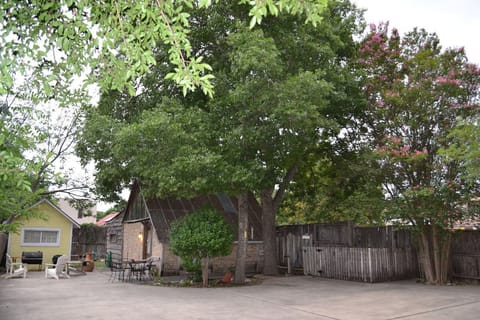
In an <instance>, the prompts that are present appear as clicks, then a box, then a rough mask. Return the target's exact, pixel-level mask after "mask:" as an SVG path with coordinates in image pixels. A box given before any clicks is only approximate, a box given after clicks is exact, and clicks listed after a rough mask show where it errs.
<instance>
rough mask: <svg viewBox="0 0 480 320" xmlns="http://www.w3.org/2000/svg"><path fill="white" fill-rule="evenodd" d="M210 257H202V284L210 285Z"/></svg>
mask: <svg viewBox="0 0 480 320" xmlns="http://www.w3.org/2000/svg"><path fill="white" fill-rule="evenodd" d="M208 262H209V259H208V257H205V258H203V259H202V285H203V286H204V287H208Z"/></svg>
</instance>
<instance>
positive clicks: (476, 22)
mask: <svg viewBox="0 0 480 320" xmlns="http://www.w3.org/2000/svg"><path fill="white" fill-rule="evenodd" d="M352 1H353V2H354V3H356V4H357V5H358V7H360V8H364V9H367V11H366V12H365V20H366V21H367V23H372V22H373V23H378V22H380V21H384V22H385V21H389V22H390V26H391V27H395V28H397V29H398V31H399V32H400V34H404V33H406V32H408V31H411V30H412V29H413V28H414V27H420V28H424V29H425V30H427V31H428V32H435V33H436V34H437V35H438V36H439V38H440V43H441V44H442V47H443V48H447V47H454V48H458V47H465V50H466V53H467V57H468V59H469V61H470V62H474V63H476V64H480V37H479V32H480V1H479V0H352Z"/></svg>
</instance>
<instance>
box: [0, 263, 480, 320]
mask: <svg viewBox="0 0 480 320" xmlns="http://www.w3.org/2000/svg"><path fill="white" fill-rule="evenodd" d="M108 277H109V273H108V272H101V271H94V272H93V273H89V274H87V275H86V276H76V277H72V278H71V279H61V280H59V281H57V280H53V279H49V280H46V279H44V278H43V273H41V272H30V273H28V278H27V279H7V280H6V279H1V280H0V319H2V320H10V319H19V320H25V319H28V320H43V319H49V320H51V319H68V320H76V319H82V320H84V319H119V320H120V319H128V320H136V319H156V320H163V319H209V320H215V319H222V320H223V319H268V320H281V319H307V320H309V319H317V320H318V319H348V320H350V319H436V320H442V319H463V320H468V319H472V320H473V319H475V320H477V319H480V286H474V285H468V286H466V285H461V286H460V285H457V286H447V287H434V286H429V285H423V284H417V283H415V282H414V281H396V282H390V283H379V284H366V283H358V282H347V281H339V280H328V279H321V278H311V277H303V276H295V277H273V278H266V279H264V280H263V282H262V283H261V284H259V285H254V286H244V287H227V288H207V289H203V288H174V287H159V286H150V285H142V284H133V283H122V282H114V283H110V282H109V281H108Z"/></svg>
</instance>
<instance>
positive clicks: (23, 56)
mask: <svg viewBox="0 0 480 320" xmlns="http://www.w3.org/2000/svg"><path fill="white" fill-rule="evenodd" d="M327 1H328V0H309V1H294V0H275V1H274V0H267V1H248V0H238V1H237V2H239V3H243V4H246V5H245V6H244V7H243V8H244V10H245V14H248V15H249V16H250V17H251V18H250V25H251V26H252V27H253V26H255V25H256V24H259V23H261V22H262V19H263V18H264V17H266V16H277V15H278V14H279V13H281V12H288V13H291V14H295V15H296V14H298V15H302V16H304V21H306V22H307V23H312V24H313V25H315V24H317V23H318V22H319V20H320V13H321V12H322V11H323V8H324V7H325V5H326V3H327ZM218 2H219V1H218V0H217V1H212V0H201V1H193V0H182V1H173V0H168V1H131V0H117V1H104V2H98V1H92V0H77V1H73V0H61V1H41V0H32V1H15V0H7V1H2V2H1V4H0V21H1V28H0V57H1V58H0V63H1V64H0V66H1V67H0V80H1V81H0V94H4V93H7V92H10V91H11V89H12V87H13V86H14V85H15V84H14V81H15V80H14V79H15V78H16V74H18V73H22V72H23V71H25V70H30V71H32V70H33V76H32V78H31V79H30V81H31V82H32V87H34V88H35V89H38V92H39V94H40V95H46V96H47V97H48V96H51V95H52V94H55V95H57V96H58V95H60V94H61V93H63V92H65V91H68V86H69V85H70V84H71V79H73V78H74V77H79V78H80V79H82V82H83V83H86V84H87V83H98V84H99V85H100V87H101V88H102V89H105V90H107V89H120V90H121V89H123V88H125V87H126V88H128V90H129V92H130V94H132V95H133V94H134V83H135V81H137V79H138V78H139V77H141V76H143V75H145V74H146V73H148V71H149V69H150V68H151V67H152V66H153V65H155V64H156V63H157V60H156V58H155V51H156V48H157V45H158V44H161V43H163V44H165V60H162V61H159V63H166V62H170V63H172V64H173V65H174V69H172V70H171V72H170V73H169V74H168V75H166V76H168V78H171V79H173V80H174V81H175V82H176V83H177V84H178V85H180V86H181V87H182V88H183V90H184V93H186V92H187V91H189V90H194V89H195V88H197V87H200V88H201V89H202V90H203V91H204V92H205V93H206V94H209V95H211V94H212V93H213V90H212V85H211V82H210V81H211V79H212V78H213V77H212V75H211V74H209V72H210V71H211V68H210V66H209V65H208V64H206V63H205V62H204V61H203V57H202V55H201V54H200V55H199V54H198V52H195V51H194V50H193V49H192V44H191V42H190V38H189V31H190V30H191V25H190V24H191V21H192V19H191V17H192V15H194V14H195V12H196V11H198V10H202V9H203V8H206V7H207V8H208V7H211V6H212V5H213V3H218Z"/></svg>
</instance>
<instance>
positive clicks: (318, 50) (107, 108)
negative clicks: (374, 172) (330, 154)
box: [79, 2, 360, 280]
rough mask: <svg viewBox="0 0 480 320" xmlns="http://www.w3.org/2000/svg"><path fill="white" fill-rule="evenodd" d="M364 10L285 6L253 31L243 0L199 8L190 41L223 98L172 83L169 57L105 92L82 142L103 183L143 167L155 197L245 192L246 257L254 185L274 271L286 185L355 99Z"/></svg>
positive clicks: (343, 5) (119, 181) (344, 5)
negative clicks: (318, 11) (127, 87)
mask: <svg viewBox="0 0 480 320" xmlns="http://www.w3.org/2000/svg"><path fill="white" fill-rule="evenodd" d="M359 18H360V13H359V12H358V11H356V9H355V8H354V7H353V6H352V5H351V4H350V3H348V2H332V3H331V4H330V5H329V7H328V8H327V9H326V10H325V12H324V13H323V15H322V20H321V22H319V23H318V24H317V26H316V27H314V26H313V25H310V24H305V23H304V22H303V20H302V19H301V18H298V17H295V16H285V15H280V16H278V17H276V18H266V19H264V20H263V21H262V25H261V26H259V27H256V28H255V29H254V30H250V29H249V28H248V26H249V19H250V18H249V17H248V15H247V14H246V12H245V8H244V7H243V6H241V5H238V4H236V3H235V2H230V3H229V2H222V3H218V4H216V5H214V6H212V7H211V8H209V9H205V10H203V11H196V12H195V16H193V13H192V21H191V37H190V39H191V44H192V50H193V51H194V52H198V53H199V54H200V53H201V54H202V55H203V56H204V57H205V62H207V63H208V64H209V65H211V66H212V67H213V69H214V70H216V78H215V88H216V89H215V90H216V94H215V99H213V100H209V99H208V98H207V97H206V96H204V95H202V94H200V93H195V94H191V95H188V96H187V97H185V98H184V97H182V94H181V92H179V91H178V89H176V88H175V87H172V86H170V85H168V83H167V82H165V81H163V79H164V77H163V75H164V74H165V73H168V72H169V71H168V66H167V65H160V64H159V65H158V68H156V70H155V74H152V75H151V76H149V77H146V78H145V81H144V82H142V85H140V88H141V91H142V92H141V93H140V94H139V95H138V96H136V97H128V96H127V95H125V94H117V93H111V94H109V95H104V96H103V97H102V101H101V103H100V106H99V107H98V108H96V109H91V110H89V112H88V114H87V122H86V124H85V127H84V130H83V134H82V136H81V137H80V145H79V152H80V154H82V156H83V157H84V158H85V159H94V160H95V161H96V164H97V169H98V174H97V184H98V186H99V190H103V191H104V192H105V193H107V191H108V190H115V188H113V187H114V186H117V187H121V186H122V185H125V184H127V183H128V182H129V181H130V179H131V177H132V176H135V177H137V178H139V179H140V181H142V183H143V184H144V185H145V188H144V189H145V190H150V191H151V192H152V193H155V194H157V195H167V194H175V195H192V194H197V193H200V192H219V191H223V192H228V193H230V194H236V195H239V198H240V200H242V199H243V201H240V205H239V215H240V217H239V221H240V222H241V226H243V229H242V228H239V239H240V240H242V239H243V241H240V244H241V245H242V246H243V247H242V249H241V250H242V252H243V253H242V255H243V256H244V254H245V249H246V247H245V246H244V245H245V244H246V239H244V238H245V234H246V232H245V231H246V227H247V225H248V221H247V220H246V217H247V215H246V214H245V213H244V210H243V209H242V208H245V210H246V206H244V205H245V204H246V199H247V194H248V193H250V192H253V193H254V194H255V195H257V196H258V198H259V199H261V204H262V208H263V219H264V223H263V232H264V245H265V250H264V251H265V263H264V266H265V272H266V273H276V272H277V271H276V261H275V230H274V227H275V216H276V212H277V210H278V207H279V205H280V203H281V201H282V199H283V195H284V193H285V191H286V188H287V187H288V185H289V184H290V182H291V181H292V179H293V177H294V176H295V173H296V172H297V171H298V168H299V164H300V163H302V161H303V160H304V158H305V156H306V155H308V154H309V153H311V152H312V150H313V149H317V145H318V144H328V143H330V140H331V137H332V136H333V137H335V136H336V135H337V134H338V133H339V131H340V129H341V128H342V126H344V125H346V123H347V122H348V119H350V118H351V117H350V113H351V112H352V110H353V109H354V105H353V99H351V97H350V96H349V94H348V93H349V92H350V91H352V92H354V89H353V87H354V85H353V84H354V81H353V80H354V78H353V76H352V75H351V73H350V69H349V60H350V59H351V57H352V56H354V54H355V44H354V40H353V35H354V34H355V33H357V32H358V31H359V30H358V29H359V24H358V22H359ZM159 52H160V53H159V54H161V52H162V50H159ZM117 190H118V189H117ZM240 209H242V210H240ZM237 256H241V255H240V254H239V255H237ZM235 279H236V280H238V279H241V278H240V277H239V276H238V275H237V274H236V275H235Z"/></svg>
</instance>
